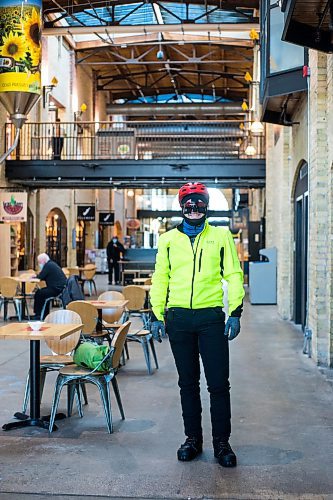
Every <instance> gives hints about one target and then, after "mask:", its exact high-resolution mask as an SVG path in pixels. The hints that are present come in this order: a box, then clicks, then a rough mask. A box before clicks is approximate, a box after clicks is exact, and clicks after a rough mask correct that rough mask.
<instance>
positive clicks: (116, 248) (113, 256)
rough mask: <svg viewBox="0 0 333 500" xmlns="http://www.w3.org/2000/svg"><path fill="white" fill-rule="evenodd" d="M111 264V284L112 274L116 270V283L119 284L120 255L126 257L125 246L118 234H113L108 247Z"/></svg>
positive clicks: (107, 252)
mask: <svg viewBox="0 0 333 500" xmlns="http://www.w3.org/2000/svg"><path fill="white" fill-rule="evenodd" d="M106 254H107V257H108V266H109V285H112V274H113V270H114V280H115V283H116V285H119V261H120V256H121V257H124V255H125V248H124V246H123V245H122V244H121V243H120V241H119V240H118V237H117V236H113V238H112V240H111V241H109V243H108V244H107V247H106Z"/></svg>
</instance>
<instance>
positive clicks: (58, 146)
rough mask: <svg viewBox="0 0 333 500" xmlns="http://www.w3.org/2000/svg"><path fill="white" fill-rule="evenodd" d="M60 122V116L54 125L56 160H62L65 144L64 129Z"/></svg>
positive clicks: (54, 156)
mask: <svg viewBox="0 0 333 500" xmlns="http://www.w3.org/2000/svg"><path fill="white" fill-rule="evenodd" d="M60 123H61V121H60V118H57V119H56V122H55V125H53V137H52V150H53V159H54V160H61V152H62V148H63V146H64V131H63V127H62V126H61V125H60Z"/></svg>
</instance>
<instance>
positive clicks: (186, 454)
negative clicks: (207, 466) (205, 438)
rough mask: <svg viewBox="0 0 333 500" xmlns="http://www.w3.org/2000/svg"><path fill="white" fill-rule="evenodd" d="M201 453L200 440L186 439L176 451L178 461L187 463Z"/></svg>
mask: <svg viewBox="0 0 333 500" xmlns="http://www.w3.org/2000/svg"><path fill="white" fill-rule="evenodd" d="M201 452H202V439H200V438H196V437H188V438H187V439H186V441H185V443H184V444H182V445H181V447H180V448H179V450H178V451H177V456H178V460H181V461H182V462H189V461H190V460H193V458H195V457H196V456H197V455H199V454H200V453H201Z"/></svg>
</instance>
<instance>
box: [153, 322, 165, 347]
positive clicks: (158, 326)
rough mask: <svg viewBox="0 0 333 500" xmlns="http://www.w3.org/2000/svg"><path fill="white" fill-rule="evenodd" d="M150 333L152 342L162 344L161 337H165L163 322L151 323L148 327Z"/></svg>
mask: <svg viewBox="0 0 333 500" xmlns="http://www.w3.org/2000/svg"><path fill="white" fill-rule="evenodd" d="M150 332H151V334H152V335H153V339H154V340H157V342H162V337H165V326H164V322H163V321H160V320H156V321H153V322H152V323H151V326H150Z"/></svg>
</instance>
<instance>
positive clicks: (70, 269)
mask: <svg viewBox="0 0 333 500" xmlns="http://www.w3.org/2000/svg"><path fill="white" fill-rule="evenodd" d="M67 269H68V272H69V276H80V271H79V269H77V268H76V267H68V268H67Z"/></svg>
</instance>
